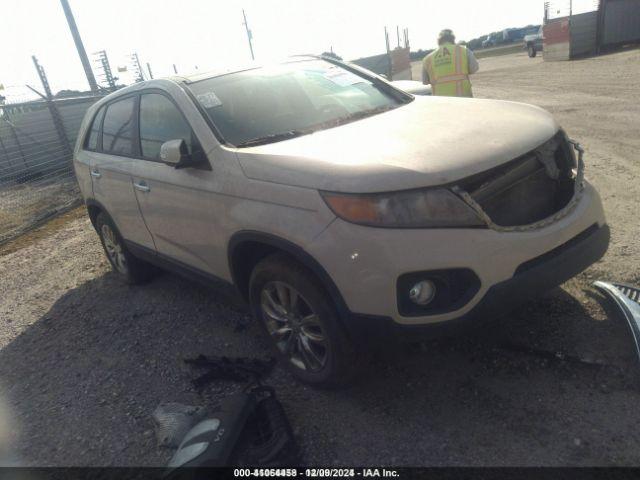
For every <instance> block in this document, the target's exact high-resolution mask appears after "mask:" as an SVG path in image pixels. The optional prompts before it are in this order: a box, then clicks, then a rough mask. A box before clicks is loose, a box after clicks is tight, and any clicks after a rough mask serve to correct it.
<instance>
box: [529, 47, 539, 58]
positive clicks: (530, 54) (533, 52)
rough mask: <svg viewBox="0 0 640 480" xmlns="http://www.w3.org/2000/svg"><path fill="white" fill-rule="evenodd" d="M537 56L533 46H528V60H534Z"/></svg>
mask: <svg viewBox="0 0 640 480" xmlns="http://www.w3.org/2000/svg"><path fill="white" fill-rule="evenodd" d="M537 54H538V51H537V50H536V47H535V45H529V58H534V57H535V56H536V55H537Z"/></svg>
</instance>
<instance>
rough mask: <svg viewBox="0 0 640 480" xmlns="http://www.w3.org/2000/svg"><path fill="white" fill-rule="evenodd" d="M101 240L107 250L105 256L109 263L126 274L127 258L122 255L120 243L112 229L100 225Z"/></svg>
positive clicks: (105, 225)
mask: <svg viewBox="0 0 640 480" xmlns="http://www.w3.org/2000/svg"><path fill="white" fill-rule="evenodd" d="M101 230H102V240H103V241H104V248H105V250H106V251H107V256H108V257H109V260H111V263H112V264H113V265H114V266H115V267H116V270H118V272H120V273H123V274H125V275H126V274H127V271H128V269H127V259H126V257H125V256H124V250H123V249H122V245H121V244H120V242H119V241H118V237H116V234H115V232H114V231H113V229H112V228H111V227H110V226H109V225H107V224H104V225H102V228H101Z"/></svg>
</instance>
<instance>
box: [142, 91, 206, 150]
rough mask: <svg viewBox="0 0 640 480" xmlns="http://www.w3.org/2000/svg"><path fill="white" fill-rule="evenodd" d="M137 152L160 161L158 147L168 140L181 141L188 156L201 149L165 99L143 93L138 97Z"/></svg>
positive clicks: (178, 112)
mask: <svg viewBox="0 0 640 480" xmlns="http://www.w3.org/2000/svg"><path fill="white" fill-rule="evenodd" d="M139 123H140V151H141V153H142V157H143V158H145V159H148V160H160V147H161V146H162V144H163V143H164V142H167V141H169V140H176V139H179V138H180V139H182V140H184V141H185V143H186V144H187V148H188V149H189V153H190V154H192V155H193V154H201V153H202V147H201V146H200V144H199V143H198V139H197V138H196V136H195V135H194V133H193V131H192V130H191V126H190V125H189V124H188V123H187V121H186V120H185V118H184V117H183V116H182V114H181V113H180V111H179V110H178V108H177V107H176V106H175V105H174V103H173V102H172V101H171V100H169V99H168V98H167V97H166V96H164V95H162V94H159V93H145V94H143V95H142V96H141V97H140V122H139Z"/></svg>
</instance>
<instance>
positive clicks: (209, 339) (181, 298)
mask: <svg viewBox="0 0 640 480" xmlns="http://www.w3.org/2000/svg"><path fill="white" fill-rule="evenodd" d="M596 308H597V305H596ZM598 315H600V317H603V315H602V314H601V312H600V313H599V314H598ZM598 315H595V316H594V314H592V313H591V312H590V311H589V310H587V309H585V308H584V305H583V304H582V303H580V302H579V301H577V300H576V299H575V298H574V297H573V296H571V295H569V294H568V293H567V292H565V291H564V290H561V289H556V290H554V291H553V292H551V293H550V294H549V295H547V296H545V297H544V298H542V299H540V300H538V301H535V302H531V303H529V304H527V305H525V306H524V307H522V308H521V309H520V310H518V311H516V312H514V313H513V314H511V315H509V316H507V317H506V318H504V319H501V320H500V321H498V322H496V323H495V324H494V325H493V326H492V327H491V328H490V329H486V330H483V331H480V332H478V333H476V334H475V335H473V336H466V337H455V338H449V339H442V340H438V341H432V342H427V343H419V344H412V345H408V346H407V345H403V346H398V345H395V344H393V343H390V344H389V345H388V348H385V349H383V350H382V351H381V352H377V353H376V354H375V355H373V356H372V358H370V357H368V356H367V357H366V358H367V360H368V364H367V365H366V366H365V367H364V369H363V372H362V374H361V375H360V376H359V378H358V379H357V381H356V382H355V384H354V385H353V386H351V387H349V388H347V389H343V390H333V391H332V390H318V389H312V388H310V387H307V386H304V385H301V384H299V383H297V382H296V381H295V380H294V379H293V378H292V377H291V375H290V374H289V373H288V372H287V371H286V370H285V369H284V368H282V366H278V367H277V368H276V369H275V370H274V371H273V372H272V373H271V375H270V376H269V377H268V378H267V379H266V382H267V383H269V384H270V385H273V386H274V387H275V389H276V391H277V393H278V395H279V397H280V399H281V400H282V401H283V404H284V406H285V409H286V411H287V413H288V414H289V417H290V420H291V423H292V425H293V428H294V432H295V434H296V437H297V438H298V440H299V442H300V445H301V447H302V450H303V453H304V459H305V462H308V463H309V464H315V465H370V464H375V465H392V464H394V465H481V464H485V465H505V464H511V465H515V464H518V465H535V464H544V465H561V464H592V463H594V464H602V463H611V462H618V463H623V464H624V462H633V461H640V454H638V453H637V452H638V451H640V450H638V449H637V448H635V447H637V444H633V443H632V444H631V446H630V447H629V451H626V450H624V449H622V450H621V449H620V448H619V447H620V445H619V444H616V442H615V441H613V440H612V437H614V436H615V435H614V432H615V431H616V429H619V430H618V431H620V432H623V431H625V430H628V429H629V428H630V425H633V420H634V419H630V418H629V414H628V412H631V411H634V412H635V410H636V409H635V408H631V405H630V404H631V403H632V402H633V401H636V400H635V399H636V398H637V397H636V396H637V388H638V387H637V384H636V383H635V380H633V379H631V378H630V377H631V375H630V374H629V373H628V372H627V370H626V367H627V366H628V363H627V362H628V360H629V358H628V357H629V355H631V356H632V355H633V352H632V348H631V347H630V346H629V349H627V346H628V345H626V342H627V341H628V338H627V334H626V333H625V332H624V331H623V330H621V328H622V329H624V328H625V326H624V325H619V323H620V322H618V323H616V322H612V321H608V320H606V319H604V318H599V317H598ZM249 319H250V316H249V311H248V309H247V307H246V306H245V305H244V304H243V303H242V300H241V299H239V297H238V296H237V294H236V293H235V291H234V290H233V289H232V288H231V287H229V286H226V285H215V286H214V287H213V288H208V287H203V286H200V285H198V284H195V283H192V282H190V281H187V280H184V279H182V278H180V277H177V276H174V275H171V274H163V275H161V276H160V277H159V278H157V279H155V280H154V281H152V282H151V283H149V284H148V285H145V286H137V287H132V286H127V285H123V284H121V283H120V282H119V280H118V279H117V278H116V277H115V275H113V274H106V275H103V276H101V277H99V278H96V279H94V280H91V281H89V282H86V283H84V284H82V285H81V286H79V287H77V288H75V289H73V290H69V291H68V292H67V293H66V294H65V295H64V296H62V297H61V298H59V299H58V300H57V301H56V303H55V304H54V305H53V306H52V307H51V309H50V310H49V311H48V312H47V313H46V314H45V315H43V316H42V318H40V319H39V320H38V321H37V322H35V323H34V324H32V325H31V326H30V327H28V328H27V329H26V330H25V331H23V332H22V333H21V334H20V335H19V336H18V337H16V338H15V339H14V340H13V341H12V342H11V343H10V344H8V345H7V346H6V347H5V348H3V349H2V350H1V351H0V379H1V382H2V387H3V392H4V393H3V396H4V397H5V398H6V400H7V402H8V404H9V405H10V408H11V410H12V412H11V413H12V418H13V419H14V424H13V427H14V432H13V433H14V435H13V443H12V446H13V450H14V452H13V453H14V454H15V455H16V456H17V457H18V459H19V460H21V461H22V462H23V463H25V464H35V465H155V466H161V465H164V464H165V463H166V461H167V460H168V457H169V456H170V453H171V452H170V451H167V450H162V449H159V448H158V447H157V446H156V441H155V438H154V430H153V422H152V420H151V413H152V412H153V410H154V409H155V408H156V407H157V406H158V404H160V403H163V402H181V403H185V404H191V405H202V404H206V405H214V404H215V403H216V402H217V401H218V400H220V399H221V398H222V397H223V396H225V395H227V394H228V393H229V392H231V391H234V390H236V389H237V388H239V386H238V385H233V384H231V383H229V382H214V383H212V384H211V385H210V386H209V387H207V388H206V390H205V391H204V392H202V393H201V394H199V393H198V392H196V391H195V389H194V388H193V384H192V380H193V379H194V378H195V376H197V375H198V372H196V371H194V370H193V369H192V368H191V367H189V366H188V365H186V364H185V363H184V359H185V358H192V357H195V356H197V355H199V354H205V355H226V356H252V357H265V356H268V355H270V350H269V348H268V345H267V343H266V339H265V338H264V337H263V335H262V333H261V332H260V329H259V328H257V326H256V325H255V324H254V323H251V322H250V321H249ZM629 352H631V353H630V354H629ZM612 393H615V394H616V395H615V397H614V396H613V395H612ZM612 412H613V413H612ZM622 412H626V413H625V414H624V415H623V414H622ZM634 415H638V414H635V413H634ZM586 417H588V418H589V421H588V422H584V421H583V419H584V418H586ZM636 420H637V419H636ZM631 447H634V448H635V449H634V450H632V448H631ZM616 449H617V450H616ZM633 452H635V453H633Z"/></svg>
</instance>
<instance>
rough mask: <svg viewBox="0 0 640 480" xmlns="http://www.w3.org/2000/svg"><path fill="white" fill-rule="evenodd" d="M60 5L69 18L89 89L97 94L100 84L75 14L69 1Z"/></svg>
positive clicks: (64, 0) (62, 1) (65, 0)
mask: <svg viewBox="0 0 640 480" xmlns="http://www.w3.org/2000/svg"><path fill="white" fill-rule="evenodd" d="M60 3H61V4H62V9H63V10H64V15H65V16H66V17H67V23H68V24H69V30H71V36H72V37H73V41H74V42H75V44H76V49H77V50H78V55H79V56H80V61H81V62H82V67H83V68H84V73H85V75H86V76H87V81H88V82H89V88H91V91H92V92H97V91H98V84H97V83H96V78H95V77H94V76H93V70H91V64H90V63H89V58H88V57H87V52H86V51H85V49H84V45H83V44H82V38H80V32H78V27H77V25H76V21H75V19H74V18H73V12H71V7H70V6H69V2H68V1H67V0H60Z"/></svg>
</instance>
